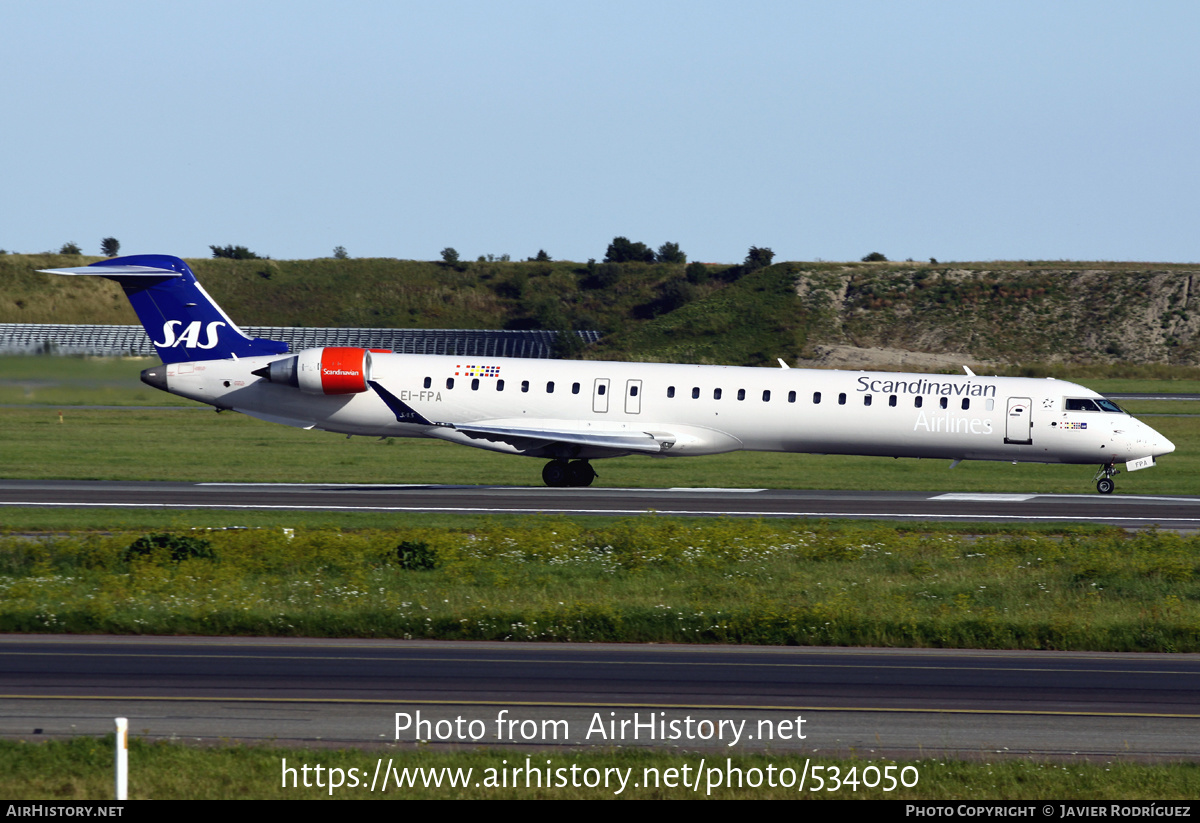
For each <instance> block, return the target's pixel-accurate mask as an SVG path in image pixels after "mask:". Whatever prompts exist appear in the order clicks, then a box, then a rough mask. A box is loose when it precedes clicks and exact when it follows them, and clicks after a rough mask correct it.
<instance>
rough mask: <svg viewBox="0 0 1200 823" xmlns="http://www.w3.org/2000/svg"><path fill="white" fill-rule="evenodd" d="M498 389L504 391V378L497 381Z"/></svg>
mask: <svg viewBox="0 0 1200 823" xmlns="http://www.w3.org/2000/svg"><path fill="white" fill-rule="evenodd" d="M496 391H504V381H503V380H497V381H496Z"/></svg>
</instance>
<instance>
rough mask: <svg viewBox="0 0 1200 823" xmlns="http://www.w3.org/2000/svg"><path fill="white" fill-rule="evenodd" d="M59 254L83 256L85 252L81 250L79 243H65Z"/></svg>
mask: <svg viewBox="0 0 1200 823" xmlns="http://www.w3.org/2000/svg"><path fill="white" fill-rule="evenodd" d="M58 253H59V254H83V250H82V249H80V248H79V244H78V243H63V245H62V248H61V249H59V250H58Z"/></svg>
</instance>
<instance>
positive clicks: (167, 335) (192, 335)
mask: <svg viewBox="0 0 1200 823" xmlns="http://www.w3.org/2000/svg"><path fill="white" fill-rule="evenodd" d="M182 325H183V321H182V320H168V321H167V322H166V323H163V342H161V343H159V342H158V341H157V340H151V342H152V343H154V345H156V346H158V347H159V348H160V349H171V348H174V347H175V346H178V345H179V344H180V343H182V344H183V347H184V348H185V349H211V348H215V347H216V345H217V342H218V341H217V327H218V326H227V325H229V324H228V323H224V322H222V321H220V320H214V321H212V322H211V323H209V324H208V325H207V326H206V327H205V329H204V342H203V343H201V342H200V327H201V326H203V325H204V323H203V322H202V321H200V320H193V321H192V322H191V323H188V324H187V328H185V329H184V330H183V332H182V333H180V334H176V332H175V328H176V327H177V326H182Z"/></svg>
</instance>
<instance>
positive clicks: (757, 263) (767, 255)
mask: <svg viewBox="0 0 1200 823" xmlns="http://www.w3.org/2000/svg"><path fill="white" fill-rule="evenodd" d="M774 259H775V252H773V251H771V250H770V249H768V248H766V247H763V248H761V249H760V248H759V247H758V246H751V247H750V251H749V253H748V254H747V255H746V261H745V262H744V263H742V270H743V271H744V273H745V274H749V273H750V272H752V271H758V270H759V269H762V268H766V267H767V266H769V265H771V261H772V260H774Z"/></svg>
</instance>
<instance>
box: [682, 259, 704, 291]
mask: <svg viewBox="0 0 1200 823" xmlns="http://www.w3.org/2000/svg"><path fill="white" fill-rule="evenodd" d="M685 273H686V274H687V280H688V282H689V283H691V284H692V285H693V286H699V285H700V284H701V283H707V282H708V266H706V265H704V264H703V263H688V267H687V269H686V271H685Z"/></svg>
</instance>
